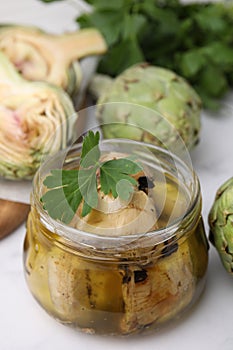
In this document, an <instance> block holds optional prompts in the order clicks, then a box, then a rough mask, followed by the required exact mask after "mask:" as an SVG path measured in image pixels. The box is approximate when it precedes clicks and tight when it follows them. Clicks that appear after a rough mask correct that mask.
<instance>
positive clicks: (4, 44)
mask: <svg viewBox="0 0 233 350" xmlns="http://www.w3.org/2000/svg"><path fill="white" fill-rule="evenodd" d="M0 50H1V51H2V52H3V53H4V54H5V55H7V56H8V58H9V59H10V61H11V62H12V63H13V64H14V66H15V67H16V69H17V70H18V72H19V73H20V74H21V75H22V76H23V77H24V78H25V79H27V80H31V81H38V80H40V81H46V82H49V83H52V84H55V85H57V86H59V87H62V88H63V89H65V90H66V91H67V92H68V93H69V94H70V95H73V94H74V93H76V92H77V91H78V89H79V87H80V83H81V80H82V72H81V69H80V65H79V62H78V60H80V59H81V58H83V57H86V56H89V55H99V54H102V53H104V52H105V51H106V44H105V41H104V39H103V37H102V36H101V34H100V33H99V32H98V31H97V30H96V29H83V30H79V31H76V32H73V33H67V34H62V35H55V34H48V33H46V32H44V31H42V30H40V29H38V28H36V27H27V26H21V25H2V26H1V27H0Z"/></svg>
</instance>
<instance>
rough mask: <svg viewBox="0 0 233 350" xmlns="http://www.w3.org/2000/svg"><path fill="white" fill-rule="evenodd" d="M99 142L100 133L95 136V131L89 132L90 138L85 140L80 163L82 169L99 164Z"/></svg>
mask: <svg viewBox="0 0 233 350" xmlns="http://www.w3.org/2000/svg"><path fill="white" fill-rule="evenodd" d="M99 140H100V133H99V132H98V131H97V132H96V133H95V134H94V132H93V131H89V133H88V137H85V138H84V140H83V146H82V153H81V162H80V164H81V166H82V167H86V168H88V167H89V166H93V165H95V164H96V163H97V162H98V160H99V158H100V149H99Z"/></svg>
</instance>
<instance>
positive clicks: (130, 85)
mask: <svg viewBox="0 0 233 350" xmlns="http://www.w3.org/2000/svg"><path fill="white" fill-rule="evenodd" d="M90 92H92V94H93V95H95V96H96V97H98V101H97V117H98V119H99V122H100V125H101V127H102V130H103V134H104V136H105V137H106V138H115V137H123V138H129V139H134V140H137V141H145V142H149V143H153V144H156V145H159V146H162V147H167V148H172V149H173V148H174V146H176V144H177V141H178V139H179V137H181V140H183V142H184V143H185V145H186V147H187V148H188V149H191V148H192V147H193V146H194V145H196V143H197V142H198V140H199V131H200V112H201V100H200V98H199V96H198V95H197V93H196V92H195V91H194V90H193V89H192V87H191V86H190V85H189V84H188V83H187V82H186V81H185V80H184V79H183V78H181V77H180V76H178V75H176V74H175V73H174V72H172V71H169V70H167V69H164V68H160V67H155V66H151V65H149V64H147V63H141V64H136V65H135V66H132V67H130V68H128V69H127V70H125V71H124V72H123V73H122V74H120V75H119V76H118V77H117V78H116V79H115V80H111V78H109V77H107V78H106V77H105V76H101V75H97V76H96V77H94V78H93V80H92V82H91V84H90ZM127 103H128V104H127ZM138 106H143V107H146V108H144V109H143V110H142V108H139V107H138ZM155 112H157V113H155ZM135 127H136V128H135Z"/></svg>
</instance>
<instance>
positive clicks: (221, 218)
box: [209, 177, 233, 274]
mask: <svg viewBox="0 0 233 350" xmlns="http://www.w3.org/2000/svg"><path fill="white" fill-rule="evenodd" d="M209 226H210V236H209V238H210V241H211V243H212V244H213V245H214V246H215V248H216V249H217V251H218V253H219V256H220V258H221V261H222V263H223V266H224V267H225V269H226V271H228V272H229V273H231V274H232V273H233V177H232V178H230V179H229V180H227V181H226V182H225V183H224V184H223V185H222V186H220V188H219V189H218V191H217V193H216V196H215V200H214V203H213V205H212V208H211V210H210V213H209Z"/></svg>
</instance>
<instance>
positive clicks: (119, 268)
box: [24, 153, 208, 335]
mask: <svg viewBox="0 0 233 350" xmlns="http://www.w3.org/2000/svg"><path fill="white" fill-rule="evenodd" d="M114 156H115V154H114ZM107 157H112V154H111V153H109V154H108V155H107ZM144 175H145V174H144V173H143V172H141V173H138V174H136V175H134V176H135V178H136V179H137V181H138V186H137V188H136V189H135V192H134V194H133V195H132V197H131V199H130V201H129V203H128V204H126V205H125V206H124V207H122V204H123V203H122V202H121V201H120V199H119V198H116V199H114V198H113V197H112V196H110V195H104V194H103V193H102V192H101V191H100V190H99V191H98V195H99V206H98V210H97V209H93V210H92V211H91V213H89V214H88V215H87V216H85V217H84V218H83V217H81V214H80V212H81V208H79V209H78V212H77V216H76V217H75V218H74V219H73V220H72V222H71V223H70V224H69V226H71V227H72V228H71V232H72V235H73V236H72V237H73V238H74V240H75V239H76V238H75V237H76V233H78V232H80V231H79V230H81V232H82V231H84V232H85V231H86V232H88V233H87V235H89V236H90V237H91V235H92V234H94V235H93V237H94V238H93V241H91V242H88V243H87V245H86V244H85V242H83V241H82V243H83V244H84V245H82V243H81V245H79V243H80V242H79V238H78V239H77V241H75V242H76V243H77V246H75V249H74V250H73V249H72V246H71V245H70V243H69V242H70V241H69V233H68V235H67V238H68V240H66V238H64V237H62V235H59V229H58V231H56V230H55V232H52V231H50V230H49V229H48V227H45V226H44V225H43V222H41V220H40V215H39V213H38V212H37V209H36V207H35V206H34V204H33V203H32V207H31V212H30V214H29V219H28V222H27V236H26V240H25V246H24V249H25V267H26V276H27V281H28V284H29V286H30V288H31V291H32V293H33V295H34V296H35V298H36V299H37V300H38V301H39V303H40V304H41V305H43V307H44V308H45V309H46V310H47V311H48V312H49V314H52V315H53V316H54V317H55V318H56V319H59V320H60V321H61V322H63V323H65V324H70V325H72V326H73V327H79V328H81V329H82V330H83V331H84V332H88V333H95V332H97V333H104V334H109V333H110V334H124V335H125V334H131V333H136V332H139V331H141V330H142V329H144V328H150V327H151V328H153V327H154V328H156V327H159V326H160V325H161V324H163V323H164V322H165V321H167V320H169V319H171V318H173V317H175V316H178V315H179V314H180V312H181V311H182V310H183V309H185V308H186V307H188V306H189V305H191V304H192V302H193V301H194V300H195V298H197V297H198V296H199V292H198V293H197V285H198V286H200V283H203V281H204V275H205V271H206V267H207V262H208V255H207V251H206V246H205V242H206V240H205V234H204V231H203V226H202V221H201V218H200V216H199V215H198V222H196V223H195V224H194V225H192V227H191V228H190V229H189V230H188V232H187V236H186V235H185V236H183V230H184V231H185V230H186V229H187V228H185V227H180V228H179V230H178V231H177V232H176V233H175V234H174V235H173V236H172V237H170V238H169V237H164V240H163V241H161V238H160V237H159V231H158V236H157V238H158V243H157V244H156V240H154V239H153V240H152V241H150V240H148V241H143V240H142V241H141V242H143V243H141V244H140V237H141V238H142V236H141V233H142V232H144V233H145V232H149V231H151V230H154V229H157V228H164V227H166V225H167V224H168V223H169V215H171V213H173V215H174V216H173V219H174V221H175V220H176V219H178V218H180V216H181V212H182V213H183V211H184V208H185V207H186V206H187V201H188V198H187V196H186V194H185V191H182V189H180V188H179V186H178V183H177V181H176V180H175V179H174V178H171V177H169V176H168V177H167V178H166V182H165V183H163V185H162V184H159V183H158V182H156V180H154V179H153V178H151V179H149V178H147V179H146V178H145V176H144ZM145 180H147V181H145ZM149 180H150V181H149ZM163 186H165V188H164V187H163ZM149 189H150V191H149ZM160 192H162V193H160ZM164 192H165V193H166V194H167V197H166V201H165V203H164V207H163V208H162V210H160V208H159V206H160V205H161V203H162V202H163V200H162V196H163V193H164ZM176 203H177V205H178V208H176ZM174 209H175V211H174ZM159 213H160V215H159ZM52 226H53V225H52ZM52 226H51V228H52V229H53V227H52ZM73 227H75V228H78V230H73ZM67 229H68V228H67ZM90 233H91V234H90ZM131 235H137V239H136V240H135V236H134V237H133V239H132V241H130V240H127V242H129V241H130V243H129V244H127V243H125V244H124V245H123V247H124V248H123V250H122V249H121V248H122V247H121V246H119V245H117V244H116V246H112V245H110V247H108V246H106V245H105V243H106V241H105V239H111V238H112V236H115V238H116V237H117V238H119V236H121V238H122V236H127V238H130V237H131ZM97 236H98V239H97V241H98V242H102V239H103V238H104V239H103V242H102V243H100V244H99V245H96V244H95V239H96V237H97ZM179 236H182V237H183V238H182V237H181V239H179ZM143 237H145V238H146V235H143ZM154 238H155V237H154ZM146 239H147V238H146ZM116 242H117V241H116ZM133 242H135V244H136V245H135V246H134V243H133ZM145 242H147V243H145ZM131 243H132V244H131ZM200 256H201V259H200ZM198 290H201V288H198Z"/></svg>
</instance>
